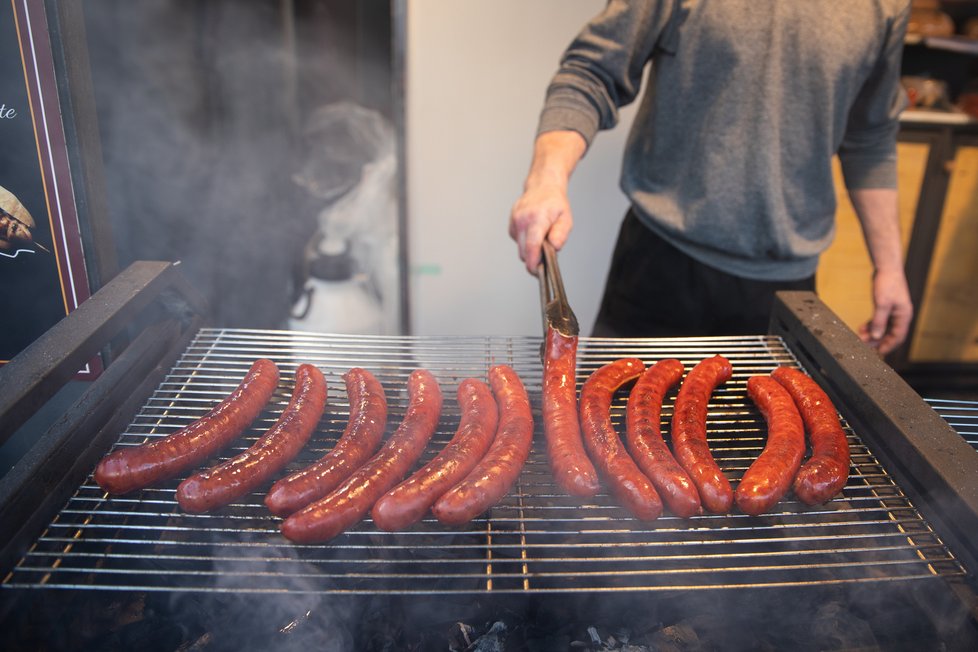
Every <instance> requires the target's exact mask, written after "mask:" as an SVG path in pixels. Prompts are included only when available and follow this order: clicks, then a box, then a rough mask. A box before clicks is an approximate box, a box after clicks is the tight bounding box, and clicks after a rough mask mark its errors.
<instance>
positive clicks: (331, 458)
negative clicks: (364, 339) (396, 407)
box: [265, 367, 387, 517]
mask: <svg viewBox="0 0 978 652" xmlns="http://www.w3.org/2000/svg"><path fill="white" fill-rule="evenodd" d="M343 380H344V381H345V382H346V393H347V396H348V397H349V403H350V418H349V420H348V421H347V424H346V428H345V429H344V431H343V435H342V436H341V437H340V440H339V441H338V442H336V445H335V446H333V448H332V450H330V451H329V452H328V453H327V454H326V455H324V456H323V457H322V458H321V459H320V460H319V461H317V462H315V463H313V464H311V465H309V466H307V467H305V468H304V469H301V470H299V471H296V472H295V473H293V474H292V475H289V476H286V477H284V478H282V479H280V480H278V481H276V482H275V484H273V485H272V488H271V489H269V490H268V495H267V496H265V506H266V507H268V509H269V510H270V511H271V512H272V514H275V515H276V516H282V517H285V516H288V515H289V514H291V513H293V512H295V511H297V510H299V509H301V508H303V507H305V506H306V505H308V504H309V503H311V502H313V501H314V500H319V499H320V498H322V497H323V496H325V495H326V494H328V493H329V492H330V491H332V490H333V489H335V488H336V487H338V486H339V485H340V483H341V482H343V481H344V480H346V479H347V478H348V477H350V475H351V474H352V473H353V472H354V471H356V470H357V469H358V468H360V466H361V465H362V464H363V463H364V462H366V461H367V460H368V459H370V456H371V455H373V454H374V453H376V452H377V448H378V447H379V446H380V442H381V440H382V439H383V438H384V428H385V427H386V425H387V400H386V398H385V397H384V388H383V387H382V386H381V384H380V382H379V381H378V380H377V379H376V378H375V377H374V375H373V374H371V373H370V372H369V371H367V370H366V369H361V368H359V367H354V368H353V369H350V370H349V371H348V372H346V374H344V376H343Z"/></svg>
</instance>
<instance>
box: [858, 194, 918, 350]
mask: <svg viewBox="0 0 978 652" xmlns="http://www.w3.org/2000/svg"><path fill="white" fill-rule="evenodd" d="M849 198H850V199H851V200H852V206H853V208H855V209H856V215H857V216H858V217H859V223H860V225H861V226H862V229H863V237H864V238H865V239H866V248H867V249H868V250H869V257H870V259H871V260H872V261H873V267H874V269H875V270H876V271H875V272H874V273H873V306H874V309H873V316H872V317H871V318H870V320H869V321H868V322H866V323H865V324H864V325H863V326H862V327H861V328H860V329H859V337H860V338H861V339H862V341H864V342H866V343H867V344H869V345H870V346H872V347H873V348H875V349H876V350H877V351H878V352H879V354H880V355H886V354H887V353H889V352H890V351H893V350H894V349H896V348H897V347H898V346H900V345H901V344H903V342H904V340H906V339H907V333H908V332H909V331H910V321H911V320H912V319H913V303H912V302H911V301H910V290H909V288H908V287H907V276H906V274H905V273H904V271H903V246H902V244H901V240H900V219H899V211H898V204H897V191H896V190H894V189H892V188H863V189H855V190H850V191H849Z"/></svg>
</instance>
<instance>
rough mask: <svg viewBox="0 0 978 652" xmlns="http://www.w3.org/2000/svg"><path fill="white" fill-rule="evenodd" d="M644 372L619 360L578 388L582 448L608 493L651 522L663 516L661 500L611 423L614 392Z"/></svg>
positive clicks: (629, 360) (631, 362)
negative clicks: (608, 489)
mask: <svg viewBox="0 0 978 652" xmlns="http://www.w3.org/2000/svg"><path fill="white" fill-rule="evenodd" d="M643 371H645V364H644V363H643V362H642V361H641V360H639V359H637V358H622V359H620V360H616V361H614V362H611V363H608V364H606V365H604V366H603V367H601V368H600V369H597V370H596V371H595V372H594V373H592V374H591V375H590V376H589V377H588V379H587V380H586V381H584V385H583V386H582V387H581V430H582V431H583V432H584V445H585V446H586V447H587V451H588V453H589V454H590V455H591V460H592V461H593V462H594V464H595V466H597V467H598V469H600V471H601V473H602V474H603V476H604V478H605V480H606V481H607V482H608V485H609V486H610V488H611V493H613V494H614V495H615V497H616V498H617V499H618V501H619V502H620V503H621V504H622V505H623V506H624V507H625V508H626V509H627V510H628V511H630V512H631V513H632V514H633V515H634V516H635V517H636V518H639V519H641V520H644V521H652V520H655V519H657V518H659V516H660V515H661V514H662V500H661V499H660V498H659V494H658V493H657V492H656V490H655V487H654V486H653V485H652V482H651V481H649V479H648V477H646V475H645V474H644V473H642V471H641V469H639V468H638V466H637V465H636V464H635V461H634V460H633V459H632V458H631V456H629V454H628V451H627V450H625V447H624V446H623V445H622V443H621V439H620V438H619V437H618V433H616V432H615V427H614V425H613V424H612V423H611V400H612V397H613V396H614V393H615V391H616V390H617V389H618V388H619V387H621V386H622V385H624V384H625V383H627V382H628V381H630V380H634V379H635V378H638V377H639V376H641V375H642V372H643Z"/></svg>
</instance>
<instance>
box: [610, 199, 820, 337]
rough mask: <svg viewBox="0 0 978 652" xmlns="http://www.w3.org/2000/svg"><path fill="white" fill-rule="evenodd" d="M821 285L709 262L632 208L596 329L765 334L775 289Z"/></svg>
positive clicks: (615, 333)
mask: <svg viewBox="0 0 978 652" xmlns="http://www.w3.org/2000/svg"><path fill="white" fill-rule="evenodd" d="M778 290H811V291H814V290H815V276H814V275H812V276H810V277H808V278H805V279H802V280H800V281H783V282H778V281H756V280H752V279H747V278H741V277H739V276H733V275H731V274H727V273H725V272H721V271H720V270H718V269H715V268H713V267H710V266H708V265H704V264H703V263H700V262H698V261H696V260H694V259H693V258H690V257H689V256H687V255H686V254H684V253H683V252H681V251H679V250H678V249H676V248H675V247H673V246H672V245H671V244H669V243H668V242H666V241H665V240H663V239H662V238H660V237H659V236H658V235H656V234H655V233H654V232H653V231H652V230H651V229H649V228H648V227H646V226H645V225H643V224H642V223H641V222H640V221H639V219H638V217H637V216H636V215H635V213H634V211H632V210H629V211H628V213H627V214H626V215H625V219H624V221H623V222H622V225H621V230H620V231H619V233H618V242H617V243H616V244H615V251H614V254H613V256H612V259H611V268H610V269H609V271H608V279H607V281H606V282H605V288H604V295H603V297H602V299H601V306H600V308H599V309H598V316H597V319H596V320H595V324H594V330H593V332H592V334H593V335H595V336H599V337H683V336H698V335H720V336H727V335H763V334H764V333H767V331H768V322H769V321H770V316H771V307H772V305H773V303H774V293H775V292H776V291H778Z"/></svg>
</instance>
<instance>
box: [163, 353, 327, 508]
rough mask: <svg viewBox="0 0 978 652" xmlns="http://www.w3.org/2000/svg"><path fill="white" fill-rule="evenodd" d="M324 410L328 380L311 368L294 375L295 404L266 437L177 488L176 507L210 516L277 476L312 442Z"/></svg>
mask: <svg viewBox="0 0 978 652" xmlns="http://www.w3.org/2000/svg"><path fill="white" fill-rule="evenodd" d="M325 405H326V379H325V378H323V373H322V372H321V371H320V370H319V369H318V368H316V367H315V366H313V365H311V364H301V365H299V367H298V368H297V369H296V372H295V388H294V389H293V391H292V399H291V400H290V401H289V404H288V405H287V406H286V407H285V409H284V410H283V411H282V415H281V416H280V417H279V418H278V421H276V422H275V425H273V426H272V427H271V428H270V429H269V430H268V432H266V433H265V434H264V435H262V436H261V437H260V438H259V439H258V441H256V442H255V443H254V444H252V445H251V446H250V447H249V448H248V449H247V450H245V451H244V452H242V453H239V454H238V455H235V456H234V457H232V458H231V459H229V460H227V461H226V462H223V463H221V464H218V465H217V466H215V467H212V468H210V469H208V470H206V471H202V472H200V473H195V474H194V475H192V476H190V477H189V478H187V479H186V480H184V481H183V482H181V483H180V486H178V487H177V502H178V503H179V504H180V507H181V509H183V510H184V511H186V512H192V513H199V512H208V511H210V510H212V509H216V508H218V507H223V506H225V505H228V504H230V503H231V502H232V501H234V500H237V499H238V498H241V497H242V496H244V495H245V494H247V493H248V492H249V491H251V490H252V489H254V488H255V487H258V486H260V485H261V484H263V483H264V482H266V481H267V480H268V479H270V478H271V477H272V476H273V475H275V474H276V473H278V472H279V471H280V470H281V469H282V468H283V467H284V466H285V465H286V464H288V463H289V461H291V460H292V458H294V457H295V456H296V455H298V454H299V451H300V450H302V447H303V446H305V445H306V442H307V441H309V437H310V436H312V433H313V431H314V430H315V429H316V424H318V423H319V418H320V417H321V416H322V415H323V408H324V407H325Z"/></svg>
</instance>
